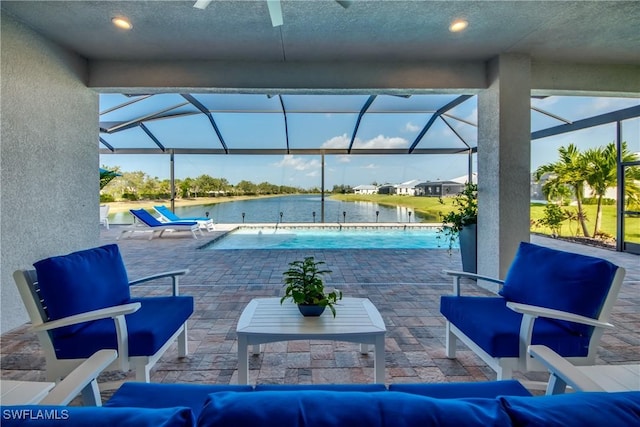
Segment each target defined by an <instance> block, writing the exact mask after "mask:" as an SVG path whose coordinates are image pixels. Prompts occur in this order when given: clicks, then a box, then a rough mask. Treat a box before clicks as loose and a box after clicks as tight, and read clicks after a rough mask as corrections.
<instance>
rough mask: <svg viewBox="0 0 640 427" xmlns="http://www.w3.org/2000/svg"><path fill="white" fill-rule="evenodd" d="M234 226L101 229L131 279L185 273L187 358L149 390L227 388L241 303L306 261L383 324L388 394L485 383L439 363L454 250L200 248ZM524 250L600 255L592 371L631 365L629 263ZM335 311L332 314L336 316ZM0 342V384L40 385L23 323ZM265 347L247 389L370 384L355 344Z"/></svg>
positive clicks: (638, 304)
mask: <svg viewBox="0 0 640 427" xmlns="http://www.w3.org/2000/svg"><path fill="white" fill-rule="evenodd" d="M271 225H273V224H271ZM285 225H286V224H285ZM348 225H352V224H348ZM368 225H371V224H368ZM234 227H235V225H225V224H221V225H216V231H213V232H205V236H204V237H200V238H199V239H197V240H196V239H193V238H191V237H190V235H189V234H188V233H176V234H174V235H168V236H166V237H163V238H160V239H158V238H154V239H153V240H151V241H150V240H148V239H147V237H148V235H146V234H140V235H134V236H132V237H131V238H124V239H121V240H116V238H117V237H118V235H119V234H120V231H121V230H122V227H120V226H112V227H111V229H110V230H105V229H104V228H102V230H101V242H102V243H103V244H107V243H118V244H119V246H120V249H121V252H122V254H123V258H124V261H125V264H126V266H127V269H128V272H129V277H130V278H132V279H134V278H137V277H143V276H145V275H148V274H152V273H156V272H160V271H167V270H173V269H181V268H188V269H189V270H190V273H189V274H188V275H187V276H185V277H184V278H183V279H182V280H181V292H182V294H186V295H193V296H194V297H195V301H196V310H195V313H194V314H193V316H192V317H191V319H190V321H189V351H190V354H189V355H188V357H186V358H185V359H178V358H177V349H176V347H175V345H174V346H173V347H172V348H170V349H169V351H168V352H167V353H166V354H165V355H164V356H163V358H162V359H161V360H160V361H159V363H158V364H157V365H156V367H155V368H154V369H153V370H152V372H151V379H152V381H153V382H165V383H175V382H181V383H217V384H229V383H231V384H233V383H237V375H238V373H237V363H238V359H237V338H236V333H235V329H236V323H237V321H238V318H239V316H240V313H241V312H242V309H243V308H244V307H245V305H246V304H247V303H248V302H249V301H250V300H251V299H252V298H256V297H274V296H279V295H281V292H282V272H283V271H284V270H285V269H286V268H287V266H288V263H289V262H291V261H293V260H295V259H300V258H303V257H305V256H311V255H312V256H315V257H316V258H317V259H319V260H323V261H325V262H326V263H327V267H328V268H329V269H331V270H332V273H331V274H330V275H328V276H327V277H326V281H327V284H328V285H329V286H332V287H336V288H339V289H340V290H342V291H343V292H344V294H345V295H346V296H350V297H366V298H369V299H370V300H371V301H372V302H373V304H374V305H375V306H376V307H377V308H378V310H379V311H380V313H381V315H382V317H383V319H384V321H385V324H386V326H387V335H386V340H385V347H386V356H385V359H386V360H385V365H386V376H385V382H386V383H387V384H388V383H400V382H452V381H486V380H491V379H495V373H494V372H493V371H492V370H491V369H489V368H488V367H487V366H486V365H485V364H484V363H483V362H482V361H481V360H480V359H479V358H478V357H477V356H475V355H474V354H473V352H471V351H470V350H468V349H466V347H464V346H463V345H462V344H460V345H459V351H458V354H457V356H458V357H457V359H453V360H452V359H447V358H446V357H445V352H444V320H443V318H442V316H441V315H440V313H439V297H440V295H443V294H447V293H449V292H451V282H450V279H449V278H448V277H447V276H445V275H443V273H442V270H443V269H460V261H459V254H458V253H457V251H454V252H453V253H452V254H451V255H449V253H448V251H447V250H445V249H406V250H405V249H400V250H398V249H367V250H365V249H360V250H352V249H350V250H340V249H327V250H291V249H285V250H260V249H256V250H217V251H204V250H200V249H199V248H200V247H202V246H203V245H206V244H207V243H209V242H210V241H212V240H214V239H215V238H218V237H219V236H221V235H222V234H223V233H225V232H227V231H229V230H231V229H233V228H234ZM531 241H532V242H533V243H538V244H542V245H545V246H549V247H554V248H558V249H563V250H569V251H573V252H579V253H584V254H587V255H592V256H599V257H602V258H605V259H608V260H610V261H612V262H614V263H616V264H618V265H620V266H623V267H625V268H626V269H627V275H626V278H625V281H624V284H623V286H622V290H621V292H620V295H619V299H618V301H617V302H616V304H615V306H614V309H613V313H612V318H611V321H612V323H613V324H614V325H616V328H615V329H613V330H611V331H607V332H606V333H605V334H604V337H603V339H602V341H601V347H600V349H599V351H598V360H597V362H598V363H599V364H618V363H639V362H640V262H639V261H640V257H638V256H635V255H631V254H626V253H618V252H614V251H611V250H607V249H602V248H597V247H590V246H583V245H577V244H573V243H568V242H564V241H559V240H554V239H549V238H545V237H539V236H535V235H532V236H531ZM465 284H466V286H465V287H464V288H463V289H465V290H466V292H465V293H468V294H477V295H486V294H488V292H487V291H485V290H483V289H481V288H479V287H477V286H476V285H475V283H473V282H467V283H465ZM169 288H170V287H169V286H167V285H166V284H155V285H144V286H143V285H141V286H138V287H135V288H133V290H132V292H133V294H134V295H137V296H146V295H159V294H166V293H167V292H168V291H169ZM337 311H338V316H339V315H340V308H339V306H338V307H337ZM0 339H1V346H0V350H1V351H0V352H1V361H0V367H1V369H2V378H4V379H16V380H32V381H38V380H39V381H42V380H44V371H43V369H44V358H43V356H42V353H41V351H40V346H39V344H38V341H37V339H36V337H35V334H33V333H31V332H29V331H28V325H24V326H21V327H19V328H17V329H15V330H13V331H10V332H7V333H5V334H3V335H2V336H1V337H0ZM264 347H265V348H264V351H263V353H262V354H261V355H259V356H253V357H250V360H249V369H250V371H249V377H250V382H251V383H256V382H259V383H288V384H309V383H315V384H317V383H369V382H371V381H372V379H373V360H372V356H371V355H361V354H360V353H359V346H358V345H356V344H352V343H344V342H331V341H311V342H310V341H291V342H280V343H272V344H267V345H266V346H264ZM515 376H516V377H517V378H521V379H530V380H545V379H546V377H547V375H546V374H544V373H536V374H527V375H526V376H525V375H523V374H520V373H516V375H515ZM132 379H133V374H132V373H129V374H123V373H119V372H110V373H105V374H103V375H102V376H101V377H100V386H101V390H103V395H104V396H105V397H107V396H109V395H110V393H112V391H113V390H114V389H116V388H117V387H118V386H119V385H120V384H121V383H122V382H123V381H129V380H132Z"/></svg>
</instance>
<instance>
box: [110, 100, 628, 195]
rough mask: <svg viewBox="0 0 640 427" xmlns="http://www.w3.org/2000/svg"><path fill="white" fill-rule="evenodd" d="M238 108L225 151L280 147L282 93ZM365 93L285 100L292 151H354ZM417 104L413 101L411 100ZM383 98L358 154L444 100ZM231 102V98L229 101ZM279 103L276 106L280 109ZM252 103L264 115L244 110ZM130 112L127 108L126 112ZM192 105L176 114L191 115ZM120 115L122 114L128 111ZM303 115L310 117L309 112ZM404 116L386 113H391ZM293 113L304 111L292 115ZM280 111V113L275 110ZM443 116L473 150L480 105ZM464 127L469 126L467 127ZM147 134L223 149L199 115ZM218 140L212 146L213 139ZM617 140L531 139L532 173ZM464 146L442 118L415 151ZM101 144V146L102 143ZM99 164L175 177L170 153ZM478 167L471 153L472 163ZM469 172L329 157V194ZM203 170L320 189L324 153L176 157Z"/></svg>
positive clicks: (115, 140)
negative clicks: (561, 156)
mask: <svg viewBox="0 0 640 427" xmlns="http://www.w3.org/2000/svg"><path fill="white" fill-rule="evenodd" d="M176 97H179V95H176V94H171V95H166V96H165V97H164V98H162V97H157V96H154V97H151V98H149V99H145V100H142V101H140V102H138V103H134V104H133V106H132V107H130V108H134V107H135V108H137V109H138V110H139V111H133V113H134V115H135V114H138V115H144V114H145V111H156V112H157V111H160V110H162V109H164V108H169V107H171V106H175V105H176V101H177V100H178V99H179V100H180V101H182V102H184V99H183V98H176ZM240 97H242V98H241V99H239V100H238V103H237V105H231V106H230V107H227V108H229V110H227V111H226V112H221V113H214V117H215V121H216V123H217V125H218V127H219V129H220V131H221V133H222V135H223V138H224V139H225V142H226V143H227V145H228V146H229V147H233V148H250V147H254V146H260V147H267V148H268V147H281V146H282V145H281V144H282V142H283V139H284V137H283V135H284V128H285V127H284V120H283V118H282V114H281V113H277V112H278V111H281V107H280V105H279V102H280V101H279V100H278V98H277V97H273V98H267V97H266V96H264V95H240ZM366 98H367V97H366V96H364V97H363V96H348V97H344V96H343V97H337V96H331V95H327V96H323V98H321V99H320V100H318V98H314V103H313V106H312V107H310V106H309V104H304V103H303V101H304V100H303V98H301V97H297V98H296V97H291V96H290V97H283V99H284V102H286V106H287V110H288V111H291V113H289V114H287V130H288V132H289V141H290V146H291V147H292V148H297V147H301V148H310V147H315V148H317V147H324V148H343V147H348V145H349V143H350V139H351V133H352V131H353V126H354V123H355V120H356V119H357V115H358V114H357V112H358V111H359V109H360V108H361V106H362V105H363V100H366ZM412 98H413V100H412ZM412 98H408V99H404V98H398V97H391V96H386V97H378V98H377V99H376V101H375V102H374V103H373V104H372V106H371V108H370V109H369V113H370V114H366V115H365V116H364V118H363V119H362V122H361V123H360V127H359V130H358V133H357V137H356V140H355V142H354V147H356V148H378V147H384V148H407V147H409V146H410V145H411V144H412V143H413V141H414V140H415V139H416V137H417V135H418V134H419V132H420V131H421V130H422V128H423V126H424V124H425V123H426V121H427V120H428V117H429V116H428V115H426V114H425V113H423V112H420V113H416V112H411V111H412V110H414V111H415V110H416V109H417V110H421V109H424V106H425V105H426V104H425V102H433V103H434V109H437V107H438V106H440V105H443V104H444V103H445V102H443V101H446V98H445V96H444V95H443V97H442V99H438V98H435V99H434V100H433V101H425V98H419V97H412ZM128 99H130V98H126V97H124V96H122V95H113V94H109V95H101V96H100V111H102V112H104V111H107V110H108V109H109V108H110V107H113V106H116V105H119V104H121V103H122V102H125V101H126V100H128ZM199 99H201V100H202V101H203V104H204V105H205V106H206V107H207V108H209V109H212V110H216V109H218V108H219V107H218V104H219V103H220V102H221V98H216V95H211V94H209V95H202V98H199ZM225 102H227V103H228V102H229V98H225ZM276 102H277V103H278V104H275V103H276ZM531 104H532V106H533V107H536V108H538V109H542V110H544V111H547V112H550V113H553V114H554V115H557V116H560V117H562V118H564V119H567V120H569V121H575V120H579V119H583V118H587V117H592V116H595V115H598V114H603V113H606V112H610V111H615V110H618V109H621V108H627V107H631V106H636V105H640V99H638V98H590V97H558V96H554V97H547V98H544V99H535V98H533V99H532V100H531ZM247 105H250V106H251V107H250V108H252V109H255V110H259V111H260V113H254V114H249V115H247V114H240V113H239V112H241V111H242V110H243V109H245V110H246V108H248V107H247ZM128 108H129V107H128ZM190 108H191V109H192V108H193V107H192V106H190V105H186V106H184V107H182V108H181V109H179V110H180V111H191V110H189V109H190ZM123 110H124V109H123ZM303 110H304V111H303ZM393 110H396V111H403V112H401V113H399V112H395V113H389V112H388V111H393ZM296 111H300V112H299V113H296ZM274 113H275V114H274ZM450 113H451V116H453V117H455V118H459V119H462V120H456V119H454V118H452V117H448V118H447V117H445V119H447V122H448V123H449V124H450V125H451V127H452V128H453V129H454V130H455V132H456V133H458V134H459V135H460V136H461V137H462V138H464V139H465V141H467V142H469V144H470V145H471V146H475V145H476V138H477V136H476V128H475V127H474V126H471V125H469V124H468V123H477V103H476V99H475V97H473V98H471V99H470V100H468V101H467V102H465V103H463V104H461V105H459V106H458V107H456V108H455V109H453V110H452V111H451V112H450ZM131 114H132V112H127V113H126V115H125V114H124V111H120V110H115V111H114V112H111V113H104V114H101V117H100V121H101V122H103V121H118V120H125V119H126V118H130V117H131ZM467 122H468V123H467ZM559 124H562V122H561V121H559V120H557V119H554V118H550V117H548V116H545V115H544V114H541V113H539V112H537V111H534V110H532V114H531V129H532V131H536V130H539V129H544V128H548V127H551V126H556V125H559ZM147 127H148V129H149V130H150V131H151V132H152V133H153V134H154V135H156V136H157V137H158V139H159V140H161V143H163V145H165V146H166V147H179V146H180V144H182V143H183V141H185V140H187V141H188V144H189V146H191V147H211V146H216V147H219V146H220V142H219V139H217V137H216V136H215V133H214V132H212V129H211V125H210V123H209V120H208V119H207V118H206V116H204V115H203V114H197V115H192V116H188V117H185V118H180V119H171V120H158V121H153V122H149V123H148V124H147ZM101 136H102V137H103V138H104V139H105V140H107V141H108V142H109V143H110V144H112V145H113V146H115V147H117V146H133V147H148V146H152V144H153V141H151V140H150V138H149V137H148V136H147V135H146V134H145V133H144V131H143V130H142V129H140V128H134V129H131V130H127V131H124V132H119V133H112V134H109V135H107V134H101ZM212 138H215V141H212ZM623 139H624V140H626V141H627V143H628V147H629V150H630V151H631V152H638V153H640V119H639V118H636V119H631V120H627V121H625V122H623ZM614 140H615V125H614V124H609V125H603V126H599V127H596V128H590V129H586V130H582V131H578V132H573V133H570V134H564V135H558V136H555V137H549V138H544V139H539V140H535V141H533V142H532V153H531V170H532V171H534V170H535V169H536V168H537V167H538V166H540V165H543V164H547V163H550V162H554V161H556V160H557V157H558V156H557V153H558V148H559V147H560V146H566V145H568V144H570V143H574V144H576V145H577V146H578V147H579V148H580V149H581V150H584V149H587V148H592V147H598V146H603V145H606V144H608V143H611V142H613V141H614ZM433 146H440V147H463V146H464V145H463V143H462V142H461V141H460V140H459V138H457V137H456V136H455V134H454V133H453V132H452V130H451V129H450V128H449V127H448V126H447V124H446V123H444V122H443V121H442V120H438V121H437V122H436V124H435V125H434V126H433V127H432V128H431V130H430V131H429V132H428V133H427V134H426V136H425V137H424V139H423V140H422V141H421V142H420V144H419V145H418V147H433ZM101 148H102V147H101ZM100 165H101V166H105V167H107V168H109V167H116V166H119V167H120V169H121V170H122V171H126V172H132V171H143V172H145V173H147V174H148V175H149V176H151V177H157V178H159V179H168V178H169V174H170V166H169V156H168V155H120V154H119V155H104V154H103V155H101V156H100ZM473 168H474V172H475V171H476V164H475V156H474V164H473ZM467 173H468V157H467V155H415V154H414V155H386V156H381V155H327V156H325V188H328V189H331V188H332V187H333V186H334V185H349V186H352V187H353V186H357V185H361V184H372V183H374V182H375V183H378V184H382V183H392V184H398V183H401V182H405V181H409V180H413V179H417V180H421V181H435V180H450V179H454V178H458V177H460V176H465V175H467ZM202 174H207V175H210V176H212V177H216V178H226V179H227V180H228V181H229V182H230V183H232V184H237V183H238V182H239V181H241V180H249V181H252V182H254V183H260V182H264V181H267V182H270V183H272V184H276V185H290V186H296V187H302V188H312V187H320V185H321V156H320V155H313V156H311V155H310V156H300V155H270V156H269V155H265V156H248V155H176V156H175V176H176V178H179V179H184V178H186V177H192V178H195V177H197V176H199V175H202Z"/></svg>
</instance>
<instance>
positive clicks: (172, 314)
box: [13, 244, 194, 382]
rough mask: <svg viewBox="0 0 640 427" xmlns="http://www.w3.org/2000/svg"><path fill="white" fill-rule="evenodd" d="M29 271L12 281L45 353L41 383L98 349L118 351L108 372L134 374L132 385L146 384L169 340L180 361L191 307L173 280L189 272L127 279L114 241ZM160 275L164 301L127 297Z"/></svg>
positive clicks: (63, 374)
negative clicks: (168, 290)
mask: <svg viewBox="0 0 640 427" xmlns="http://www.w3.org/2000/svg"><path fill="white" fill-rule="evenodd" d="M34 267H35V270H18V271H16V272H15V273H14V274H13V277H14V279H15V282H16V285H17V286H18V290H19V292H20V296H21V297H22V301H23V302H24V305H25V307H26V309H27V312H28V314H29V317H30V318H31V330H32V331H34V332H35V333H36V334H37V336H38V339H39V341H40V345H41V347H42V350H43V352H44V356H45V360H46V377H47V380H48V381H58V380H60V379H62V378H64V377H66V376H67V375H68V374H69V373H70V372H71V371H73V370H74V369H75V368H76V367H78V366H79V365H80V364H81V363H82V362H83V361H84V360H85V359H88V358H89V357H90V356H91V355H92V354H94V353H95V352H97V351H99V350H103V349H113V350H117V352H118V358H117V359H116V361H115V362H114V366H111V367H110V369H113V368H118V369H121V370H122V371H124V372H127V371H129V370H131V369H133V370H135V372H136V380H137V381H146V382H149V371H150V370H151V368H152V367H153V365H154V364H155V363H156V361H157V360H159V359H160V357H161V356H162V354H163V353H164V352H165V351H166V350H167V349H168V348H169V346H170V345H171V344H172V343H173V342H174V341H175V340H177V341H178V355H179V357H184V356H186V354H187V319H189V317H190V316H191V314H192V313H193V307H194V304H193V297H191V296H180V295H179V292H178V290H179V289H178V278H179V276H182V275H184V274H186V273H187V272H188V270H178V271H171V272H166V273H161V274H156V275H153V276H149V277H145V278H143V279H139V280H134V281H131V282H130V281H129V279H128V277H127V272H126V269H125V266H124V263H123V261H122V257H121V256H120V251H119V249H118V246H117V245H113V244H112V245H106V246H101V247H98V248H93V249H87V250H83V251H79V252H74V253H71V254H68V255H64V256H56V257H51V258H47V259H43V260H41V261H38V262H36V263H34ZM162 278H171V280H172V286H173V292H172V294H171V295H170V296H158V297H147V298H135V297H132V296H131V294H130V291H129V287H130V286H133V285H137V284H139V283H143V282H148V281H150V280H157V279H162Z"/></svg>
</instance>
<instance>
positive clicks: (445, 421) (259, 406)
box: [198, 390, 510, 427]
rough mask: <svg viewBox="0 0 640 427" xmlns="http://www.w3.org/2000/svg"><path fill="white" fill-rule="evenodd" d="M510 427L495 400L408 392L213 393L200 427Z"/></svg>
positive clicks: (199, 421) (303, 391)
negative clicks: (465, 398)
mask: <svg viewBox="0 0 640 427" xmlns="http://www.w3.org/2000/svg"><path fill="white" fill-rule="evenodd" d="M463 425H464V426H468V427H473V426H482V427H485V426H509V425H510V421H509V417H508V416H507V414H506V413H505V412H504V410H503V409H502V407H501V406H500V404H499V402H498V401H497V400H496V399H469V400H464V399H432V398H429V397H424V396H418V395H413V394H407V393H396V392H391V391H390V392H386V393H366V392H365V393H363V392H357V391H354V392H352V391H345V392H339V393H336V392H332V391H322V390H298V391H263V392H256V393H233V392H228V393H227V392H223V393H214V394H211V395H210V396H209V401H208V402H207V404H206V405H205V407H204V409H203V411H202V413H201V414H200V417H199V418H198V426H199V427H226V426H228V427H255V426H278V427H298V426H300V427H316V426H317V427H332V426H341V427H342V426H349V427H359V426H362V427H378V426H379V427H383V426H384V427H405V426H421V427H429V426H438V427H447V426H451V427H459V426H463Z"/></svg>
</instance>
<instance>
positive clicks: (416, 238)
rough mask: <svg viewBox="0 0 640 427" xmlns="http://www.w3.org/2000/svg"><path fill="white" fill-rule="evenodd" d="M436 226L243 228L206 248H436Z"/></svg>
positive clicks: (439, 244) (440, 242)
mask: <svg viewBox="0 0 640 427" xmlns="http://www.w3.org/2000/svg"><path fill="white" fill-rule="evenodd" d="M437 231H438V229H437V228H436V227H407V228H406V229H405V228H404V227H402V226H400V227H394V228H389V227H384V228H383V227H380V228H376V227H366V228H360V227H341V228H340V227H331V228H328V227H323V228H286V227H280V228H278V229H275V228H274V227H271V228H240V229H238V230H236V231H233V232H231V233H229V234H227V235H225V236H224V237H222V238H220V239H218V240H216V241H214V242H212V243H211V244H210V245H208V246H207V247H206V249H435V248H443V247H445V243H444V241H443V240H442V239H439V238H438V233H437Z"/></svg>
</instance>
